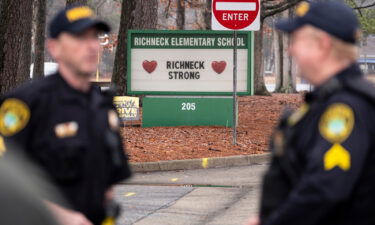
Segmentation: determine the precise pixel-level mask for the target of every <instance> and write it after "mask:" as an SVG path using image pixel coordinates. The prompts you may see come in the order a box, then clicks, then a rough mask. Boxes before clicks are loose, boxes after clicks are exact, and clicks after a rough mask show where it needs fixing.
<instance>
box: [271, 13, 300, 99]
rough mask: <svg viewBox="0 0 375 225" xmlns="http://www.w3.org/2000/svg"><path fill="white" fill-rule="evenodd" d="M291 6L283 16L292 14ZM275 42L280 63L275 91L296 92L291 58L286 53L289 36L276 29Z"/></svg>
mask: <svg viewBox="0 0 375 225" xmlns="http://www.w3.org/2000/svg"><path fill="white" fill-rule="evenodd" d="M292 9H293V8H289V9H288V10H287V11H284V12H283V13H282V15H283V16H284V17H291V16H292V14H293V10H292ZM276 34H277V40H276V41H277V42H276V43H275V45H279V46H278V50H279V51H277V52H276V54H278V57H277V58H278V59H279V62H278V64H279V65H280V67H279V70H278V71H277V72H276V88H275V92H279V93H295V92H296V82H295V77H294V76H293V60H292V58H291V56H289V54H288V48H289V36H288V35H286V34H284V33H282V32H280V31H277V32H276Z"/></svg>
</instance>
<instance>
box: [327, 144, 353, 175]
mask: <svg viewBox="0 0 375 225" xmlns="http://www.w3.org/2000/svg"><path fill="white" fill-rule="evenodd" d="M350 161H351V156H350V153H349V152H348V150H346V149H345V148H344V147H343V146H341V145H340V144H334V145H333V146H332V147H331V148H330V149H329V150H328V151H327V152H326V153H325V154H324V169H325V170H326V171H328V170H331V169H333V168H335V167H336V166H337V167H339V168H341V169H342V170H344V171H348V170H349V169H350V164H351V162H350Z"/></svg>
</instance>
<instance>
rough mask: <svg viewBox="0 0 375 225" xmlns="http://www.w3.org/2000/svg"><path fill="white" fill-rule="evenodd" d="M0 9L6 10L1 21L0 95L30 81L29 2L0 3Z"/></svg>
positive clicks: (30, 16) (15, 0)
mask: <svg viewBox="0 0 375 225" xmlns="http://www.w3.org/2000/svg"><path fill="white" fill-rule="evenodd" d="M2 6H7V7H2V9H1V18H0V21H1V24H0V78H1V80H0V94H4V93H6V92H8V91H9V90H11V89H12V88H14V87H15V86H16V85H17V84H19V83H21V82H23V81H24V80H26V79H28V77H29V71H30V61H31V58H30V56H31V21H32V20H31V19H30V18H32V0H2ZM19 37H20V38H19Z"/></svg>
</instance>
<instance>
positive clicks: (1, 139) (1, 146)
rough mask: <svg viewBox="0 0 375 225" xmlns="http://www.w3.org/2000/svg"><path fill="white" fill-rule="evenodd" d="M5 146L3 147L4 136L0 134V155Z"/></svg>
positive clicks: (3, 151)
mask: <svg viewBox="0 0 375 225" xmlns="http://www.w3.org/2000/svg"><path fill="white" fill-rule="evenodd" d="M6 150H7V149H6V147H5V142H4V138H3V137H2V136H0V157H1V156H3V155H4V153H5V152H6Z"/></svg>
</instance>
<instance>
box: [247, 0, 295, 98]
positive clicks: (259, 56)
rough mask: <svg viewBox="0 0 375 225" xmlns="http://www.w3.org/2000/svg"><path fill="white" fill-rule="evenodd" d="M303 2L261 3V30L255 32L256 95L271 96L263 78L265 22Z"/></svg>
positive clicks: (267, 0)
mask: <svg viewBox="0 0 375 225" xmlns="http://www.w3.org/2000/svg"><path fill="white" fill-rule="evenodd" d="M301 1H302V0H281V1H275V0H263V1H261V7H262V9H261V16H260V23H261V30H260V31H258V32H255V39H254V45H255V50H254V52H255V56H256V57H255V58H254V89H255V94H256V95H270V93H269V92H268V91H267V89H266V86H265V84H264V77H263V41H262V40H263V21H264V20H265V19H266V18H267V17H270V16H273V15H276V14H278V13H281V12H283V11H284V10H287V9H289V8H291V7H293V6H295V5H296V4H298V3H299V2H301Z"/></svg>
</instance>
